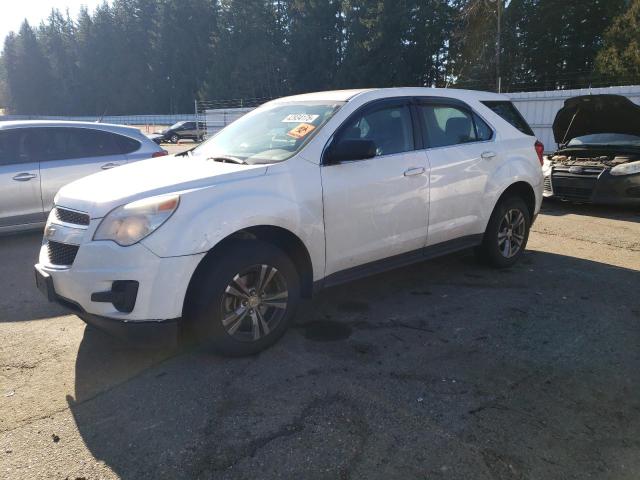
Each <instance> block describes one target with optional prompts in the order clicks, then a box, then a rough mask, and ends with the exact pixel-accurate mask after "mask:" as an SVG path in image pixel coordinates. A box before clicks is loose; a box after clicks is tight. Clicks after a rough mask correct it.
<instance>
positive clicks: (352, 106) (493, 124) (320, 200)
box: [36, 88, 542, 355]
mask: <svg viewBox="0 0 640 480" xmlns="http://www.w3.org/2000/svg"><path fill="white" fill-rule="evenodd" d="M529 133H530V129H529V127H528V126H527V125H526V122H524V120H522V117H521V116H520V115H519V114H518V112H517V110H515V108H513V106H512V105H511V103H510V102H509V100H508V99H507V98H506V97H503V96H500V95H496V94H493V93H486V92H474V91H464V90H447V89H427V88H394V89H372V90H351V91H335V92H322V93H313V94H307V95H299V96H294V97H288V98H282V99H279V100H275V101H272V102H269V103H267V104H265V105H263V106H262V107H260V108H258V109H256V110H254V111H253V112H251V113H249V114H248V115H246V116H244V117H243V118H241V119H240V120H238V121H236V122H235V123H233V124H232V125H230V126H228V127H227V128H225V129H224V130H222V131H221V132H219V133H218V134H217V135H216V136H214V137H213V138H211V139H210V140H208V141H207V142H205V143H204V144H202V145H200V146H199V147H197V148H195V149H194V150H192V151H190V152H187V153H185V154H182V155H180V156H174V157H165V158H161V159H155V160H153V161H152V162H148V161H143V162H139V163H135V164H132V165H127V166H124V167H121V168H118V169H115V170H110V171H106V172H103V173H99V174H96V175H92V176H89V177H87V178H84V179H81V180H78V181H76V182H74V183H71V184H69V185H67V186H65V187H63V188H62V189H61V190H60V192H59V193H58V195H57V197H56V199H55V204H56V208H55V209H54V210H53V211H52V213H51V215H50V216H49V220H48V223H47V226H46V227H45V233H44V242H43V245H42V249H41V251H40V259H39V263H38V264H37V265H36V280H37V284H38V286H39V288H40V289H41V290H42V291H43V292H44V293H45V294H46V295H47V296H48V298H49V299H50V300H55V301H58V302H61V303H63V304H65V305H67V306H69V307H70V308H71V309H72V310H73V311H75V312H76V313H77V315H78V316H79V317H80V318H82V319H83V320H84V321H86V322H87V323H89V324H93V325H96V326H98V327H100V328H102V329H105V330H108V331H111V332H114V333H116V332H119V333H123V334H125V335H126V336H128V337H130V338H134V339H136V340H137V341H139V342H143V343H153V344H157V343H159V342H164V341H166V340H170V341H174V340H175V339H176V338H177V337H178V334H179V333H180V332H182V331H184V329H183V327H185V326H187V325H188V326H189V327H190V328H189V331H192V332H195V333H196V334H197V335H198V337H199V338H200V339H203V340H206V341H207V342H209V343H210V344H212V345H213V346H214V348H215V349H216V350H217V351H218V352H221V353H223V354H227V355H247V354H252V353H255V352H258V351H260V350H262V349H264V348H266V347H267V346H269V345H271V344H272V343H273V342H275V341H276V340H277V339H278V338H279V337H280V336H281V335H282V334H283V333H284V331H285V330H286V328H287V326H288V325H289V324H290V323H291V319H292V317H293V316H294V312H295V309H296V305H297V304H298V302H299V300H300V298H307V297H310V296H311V295H312V294H313V292H314V291H316V290H317V289H318V288H321V287H327V286H331V285H336V284H338V283H342V282H346V281H350V280H354V279H356V278H359V277H362V276H365V275H369V274H372V273H377V272H380V271H383V270H386V269H390V268H394V267H397V266H401V265H406V264H409V263H412V262H418V261H422V260H424V259H426V258H430V257H434V256H438V255H443V254H446V253H450V252H453V251H457V250H462V249H466V248H469V247H476V251H477V252H478V253H479V254H480V255H481V256H482V257H483V258H484V259H486V260H487V261H488V262H490V263H491V264H493V265H496V266H499V267H505V266H510V265H512V264H514V263H515V262H516V261H517V260H518V259H519V258H520V256H521V255H522V253H523V250H524V248H525V246H526V243H527V237H528V234H529V228H530V226H531V222H532V221H533V219H534V218H535V216H536V214H537V213H538V211H539V208H540V203H541V200H542V171H541V159H542V146H541V145H540V144H539V143H538V142H536V139H535V138H534V137H532V136H531V135H529Z"/></svg>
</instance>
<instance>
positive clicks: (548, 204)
mask: <svg viewBox="0 0 640 480" xmlns="http://www.w3.org/2000/svg"><path fill="white" fill-rule="evenodd" d="M540 213H542V214H544V215H551V216H563V215H569V214H572V215H584V216H588V217H599V218H608V219H613V220H624V221H627V222H635V223H640V207H629V206H610V205H592V204H588V203H573V202H565V201H562V200H556V199H548V198H547V199H545V200H544V202H543V203H542V209H541V212H540Z"/></svg>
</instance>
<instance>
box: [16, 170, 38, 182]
mask: <svg viewBox="0 0 640 480" xmlns="http://www.w3.org/2000/svg"><path fill="white" fill-rule="evenodd" d="M36 177H37V175H36V174H35V173H26V172H25V173H19V174H18V175H16V176H15V177H13V179H14V180H15V181H16V182H28V181H29V180H31V179H32V178H36Z"/></svg>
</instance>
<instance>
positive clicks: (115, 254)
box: [35, 241, 204, 344]
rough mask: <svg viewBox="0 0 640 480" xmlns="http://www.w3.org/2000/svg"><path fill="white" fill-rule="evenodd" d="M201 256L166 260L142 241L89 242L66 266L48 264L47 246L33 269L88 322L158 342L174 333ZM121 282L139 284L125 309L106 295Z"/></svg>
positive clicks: (48, 288)
mask: <svg viewBox="0 0 640 480" xmlns="http://www.w3.org/2000/svg"><path fill="white" fill-rule="evenodd" d="M203 256H204V254H197V255H187V256H181V257H168V258H162V257H158V256H157V255H155V254H154V253H153V252H151V251H150V250H149V249H148V248H146V247H145V246H144V245H142V244H136V245H132V246H130V247H121V246H119V245H117V244H115V243H113V242H110V241H90V242H87V243H81V244H80V246H79V248H78V251H77V254H76V256H75V259H74V260H73V263H72V264H71V266H69V267H64V268H61V267H58V266H55V265H50V264H48V253H47V248H46V246H45V245H43V247H42V249H41V251H40V260H39V263H38V264H37V265H36V266H35V269H36V276H37V278H38V276H41V277H45V278H48V280H44V281H42V280H41V279H40V284H39V287H40V289H41V291H43V293H45V294H46V295H47V296H48V297H49V299H50V300H52V301H56V302H58V303H61V304H63V305H65V306H66V307H68V308H69V309H70V310H72V311H73V312H74V313H76V314H77V315H78V316H79V317H80V318H82V319H83V320H84V321H85V322H87V323H89V324H91V325H95V326H97V327H99V328H101V329H102V330H106V331H108V332H110V333H112V334H116V335H117V336H119V337H125V338H129V339H131V340H134V341H136V342H137V343H143V344H144V343H149V342H151V343H157V342H156V340H158V339H157V338H156V337H158V336H159V337H161V338H164V337H166V336H167V335H169V336H173V337H175V336H176V334H177V320H176V319H178V318H180V317H181V316H182V307H183V304H184V299H185V296H186V292H187V287H188V285H189V282H190V280H191V277H192V275H193V273H194V271H195V269H196V267H197V266H198V264H199V262H200V260H201V259H202V257H203ZM43 282H44V283H45V284H48V286H46V285H45V286H44V287H43V286H42V285H41V284H42V283H43ZM119 282H131V283H137V285H138V288H137V290H136V291H135V293H134V294H133V295H135V297H134V298H133V302H131V305H132V307H131V308H125V309H123V308H122V306H121V305H118V302H117V301H112V300H111V297H110V296H109V295H105V294H106V293H109V292H112V291H113V290H114V286H115V285H116V284H117V283H119ZM122 310H125V311H122ZM174 341H175V338H174ZM160 343H166V338H164V339H163V340H162V341H161V342H160ZM169 343H171V342H169Z"/></svg>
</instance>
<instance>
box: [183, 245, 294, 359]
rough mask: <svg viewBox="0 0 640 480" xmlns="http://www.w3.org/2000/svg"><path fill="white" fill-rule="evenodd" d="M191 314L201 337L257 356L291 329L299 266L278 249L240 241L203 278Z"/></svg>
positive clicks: (232, 352) (225, 350) (226, 350)
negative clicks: (289, 327)
mask: <svg viewBox="0 0 640 480" xmlns="http://www.w3.org/2000/svg"><path fill="white" fill-rule="evenodd" d="M197 281H199V282H200V284H199V285H198V286H197V288H196V289H195V293H194V295H193V297H192V300H193V302H194V305H193V308H192V313H191V315H190V317H191V320H192V322H193V325H194V328H195V333H196V335H197V337H198V340H199V341H204V343H208V344H210V345H211V346H212V347H213V348H214V350H216V351H217V352H218V353H221V354H223V355H229V356H243V355H252V354H255V353H258V352H260V351H261V350H264V349H265V348H267V347H269V346H270V345H272V344H273V343H275V342H276V341H277V340H278V339H279V338H280V337H281V336H282V335H283V334H284V332H285V331H286V330H287V328H288V326H289V324H290V322H291V320H292V318H293V316H294V314H295V310H296V307H297V304H298V300H299V297H300V286H299V285H300V281H299V278H298V273H297V271H296V268H295V265H294V264H293V262H292V261H291V260H290V259H289V257H288V256H287V255H286V254H285V253H284V252H282V251H281V250H280V249H278V248H277V247H275V246H273V245H270V244H267V243H263V242H259V241H247V240H239V241H238V243H237V244H235V245H232V246H231V247H230V248H229V250H228V251H226V252H225V254H224V256H223V257H221V258H217V259H216V260H215V261H213V262H211V265H210V266H209V268H207V270H206V271H205V272H204V273H203V274H202V275H201V276H200V277H199V278H198V279H197Z"/></svg>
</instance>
